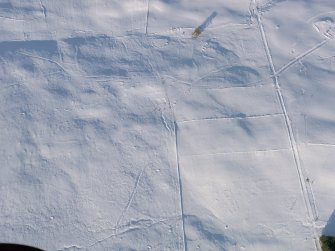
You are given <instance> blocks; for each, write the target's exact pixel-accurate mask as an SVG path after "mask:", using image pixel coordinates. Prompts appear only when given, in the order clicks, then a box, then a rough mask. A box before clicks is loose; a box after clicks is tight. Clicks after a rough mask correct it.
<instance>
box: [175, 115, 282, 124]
mask: <svg viewBox="0 0 335 251" xmlns="http://www.w3.org/2000/svg"><path fill="white" fill-rule="evenodd" d="M282 115H283V114H282V113H269V114H260V115H246V116H232V117H213V118H202V119H190V120H181V121H177V123H180V124H182V123H189V122H199V121H212V120H233V119H253V118H263V117H273V116H282Z"/></svg>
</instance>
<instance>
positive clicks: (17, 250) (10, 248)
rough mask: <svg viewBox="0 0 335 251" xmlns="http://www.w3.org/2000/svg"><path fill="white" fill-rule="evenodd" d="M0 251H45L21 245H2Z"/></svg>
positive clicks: (0, 244)
mask: <svg viewBox="0 0 335 251" xmlns="http://www.w3.org/2000/svg"><path fill="white" fill-rule="evenodd" d="M0 251H43V250H42V249H38V248H33V247H29V246H25V245H19V244H9V243H0Z"/></svg>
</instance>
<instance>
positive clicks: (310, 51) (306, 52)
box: [273, 39, 330, 77]
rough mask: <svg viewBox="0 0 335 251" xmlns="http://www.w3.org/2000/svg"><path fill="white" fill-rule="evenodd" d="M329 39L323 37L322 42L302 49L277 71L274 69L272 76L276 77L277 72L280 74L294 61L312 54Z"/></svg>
mask: <svg viewBox="0 0 335 251" xmlns="http://www.w3.org/2000/svg"><path fill="white" fill-rule="evenodd" d="M329 40H330V39H325V40H323V41H322V42H320V43H318V44H317V45H315V46H313V47H312V48H310V49H308V50H306V51H304V52H303V53H301V54H300V55H299V56H297V57H295V58H294V59H292V60H291V61H290V62H288V63H287V64H286V65H284V66H283V67H281V68H280V69H279V70H278V71H276V72H275V73H274V74H273V77H277V76H279V74H281V73H282V72H283V71H285V70H287V69H288V68H289V67H291V66H292V65H294V64H295V63H296V62H298V61H299V60H301V59H303V58H304V57H306V56H308V55H310V54H312V53H313V52H314V51H316V50H317V49H319V48H320V47H322V46H323V45H325V44H326V43H327V42H329Z"/></svg>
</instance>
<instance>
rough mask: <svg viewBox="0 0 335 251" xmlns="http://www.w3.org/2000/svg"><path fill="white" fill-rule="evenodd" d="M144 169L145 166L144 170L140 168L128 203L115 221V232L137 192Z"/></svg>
mask: <svg viewBox="0 0 335 251" xmlns="http://www.w3.org/2000/svg"><path fill="white" fill-rule="evenodd" d="M146 168H147V166H145V167H144V168H142V170H141V172H140V174H139V175H138V176H137V178H136V182H135V185H134V188H133V190H132V192H131V194H130V197H129V199H128V201H127V204H126V206H125V207H124V209H123V211H122V212H121V214H120V216H119V218H118V219H117V221H116V226H115V229H116V231H117V229H118V227H119V225H120V223H121V221H122V219H123V217H124V215H125V213H126V212H127V211H128V209H129V207H130V205H131V203H132V202H133V199H134V197H135V194H136V191H137V188H138V184H139V183H140V180H141V177H142V175H143V173H144V172H145V170H146Z"/></svg>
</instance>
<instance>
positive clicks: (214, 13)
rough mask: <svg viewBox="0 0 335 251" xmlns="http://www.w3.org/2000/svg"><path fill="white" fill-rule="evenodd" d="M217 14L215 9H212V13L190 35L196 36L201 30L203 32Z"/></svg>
mask: <svg viewBox="0 0 335 251" xmlns="http://www.w3.org/2000/svg"><path fill="white" fill-rule="evenodd" d="M217 14H218V13H217V12H216V11H213V12H212V14H211V15H210V16H209V17H207V18H206V20H205V21H204V22H203V23H202V24H201V25H199V26H198V27H197V28H196V29H195V30H194V32H193V34H192V36H193V37H198V36H199V35H200V34H201V33H202V32H204V30H206V28H207V27H208V26H209V25H210V24H211V22H212V21H213V19H214V18H215V17H216V16H217Z"/></svg>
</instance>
